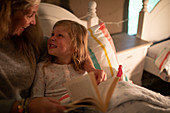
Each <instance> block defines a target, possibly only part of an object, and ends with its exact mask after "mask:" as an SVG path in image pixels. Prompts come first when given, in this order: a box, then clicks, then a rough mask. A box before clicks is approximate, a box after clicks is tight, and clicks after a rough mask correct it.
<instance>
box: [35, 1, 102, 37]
mask: <svg viewBox="0 0 170 113" xmlns="http://www.w3.org/2000/svg"><path fill="white" fill-rule="evenodd" d="M96 6H97V4H96V2H94V1H90V2H89V4H88V12H87V17H86V18H85V19H84V20H81V19H79V18H78V17H76V16H75V15H74V14H72V13H71V12H69V11H67V10H66V9H64V8H62V7H59V6H57V5H53V4H49V3H40V5H39V10H38V15H39V19H40V22H41V25H42V29H43V32H44V35H45V36H48V37H50V34H51V31H52V27H53V25H54V24H55V23H56V22H57V21H58V20H63V19H69V20H74V21H76V22H78V23H80V24H82V25H84V26H85V27H86V28H89V27H91V26H94V25H97V24H98V23H99V19H98V17H97V14H96ZM84 15H86V14H84Z"/></svg>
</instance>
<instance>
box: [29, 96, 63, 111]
mask: <svg viewBox="0 0 170 113" xmlns="http://www.w3.org/2000/svg"><path fill="white" fill-rule="evenodd" d="M28 110H29V113H63V112H64V110H65V108H64V107H63V106H61V105H60V103H59V101H57V100H56V99H53V98H49V97H37V98H33V99H31V100H30V102H29V109H28Z"/></svg>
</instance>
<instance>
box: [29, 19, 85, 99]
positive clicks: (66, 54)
mask: <svg viewBox="0 0 170 113" xmlns="http://www.w3.org/2000/svg"><path fill="white" fill-rule="evenodd" d="M87 38H88V33H87V30H86V28H85V27H84V26H82V25H80V24H78V23H77V22H74V21H70V20H61V21H58V22H57V23H56V24H55V25H54V27H53V32H52V36H51V38H49V39H48V56H47V57H46V60H45V61H43V62H41V63H39V64H38V66H37V71H36V77H35V81H34V85H33V90H32V96H33V97H42V96H47V97H55V98H56V99H59V98H60V97H61V96H63V95H64V94H66V93H67V91H66V89H65V88H64V83H65V82H66V81H68V80H71V79H73V78H76V77H78V76H83V75H84V74H86V71H85V70H84V63H85V60H86V59H87V58H88V49H87Z"/></svg>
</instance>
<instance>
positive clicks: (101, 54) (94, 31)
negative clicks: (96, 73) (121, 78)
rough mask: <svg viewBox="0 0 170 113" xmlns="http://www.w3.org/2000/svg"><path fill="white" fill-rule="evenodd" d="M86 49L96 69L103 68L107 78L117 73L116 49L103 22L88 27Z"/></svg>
mask: <svg viewBox="0 0 170 113" xmlns="http://www.w3.org/2000/svg"><path fill="white" fill-rule="evenodd" d="M88 49H89V52H90V56H91V59H92V61H93V64H94V66H95V68H96V69H103V70H104V71H105V72H106V73H107V76H108V78H110V77H112V76H114V75H115V74H116V73H117V71H116V70H117V69H118V66H119V63H118V60H117V56H116V49H115V46H114V43H113V40H112V37H111V36H110V33H109V32H108V30H107V28H106V27H105V25H104V23H101V24H99V25H95V26H93V27H91V28H89V29H88Z"/></svg>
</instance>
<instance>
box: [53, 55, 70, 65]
mask: <svg viewBox="0 0 170 113" xmlns="http://www.w3.org/2000/svg"><path fill="white" fill-rule="evenodd" d="M55 63H56V64H71V58H64V57H63V58H57V59H56V60H55Z"/></svg>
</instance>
